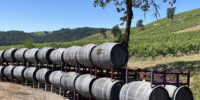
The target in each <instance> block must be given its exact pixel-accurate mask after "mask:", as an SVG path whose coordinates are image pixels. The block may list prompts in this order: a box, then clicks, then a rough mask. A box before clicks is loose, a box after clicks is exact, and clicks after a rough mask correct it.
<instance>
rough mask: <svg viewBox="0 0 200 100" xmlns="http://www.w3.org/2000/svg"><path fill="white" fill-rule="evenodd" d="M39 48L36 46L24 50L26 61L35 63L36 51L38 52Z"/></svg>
mask: <svg viewBox="0 0 200 100" xmlns="http://www.w3.org/2000/svg"><path fill="white" fill-rule="evenodd" d="M38 51H39V49H38V48H32V49H28V50H27V51H26V52H25V59H26V60H27V61H28V62H31V63H37V62H38V61H39V60H38V58H37V53H38Z"/></svg>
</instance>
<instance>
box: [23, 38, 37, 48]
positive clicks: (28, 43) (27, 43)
mask: <svg viewBox="0 0 200 100" xmlns="http://www.w3.org/2000/svg"><path fill="white" fill-rule="evenodd" d="M24 47H26V48H34V47H35V45H34V43H33V40H32V39H31V38H28V39H26V40H25V41H24Z"/></svg>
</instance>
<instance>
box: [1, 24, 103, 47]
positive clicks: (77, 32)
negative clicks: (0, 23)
mask: <svg viewBox="0 0 200 100" xmlns="http://www.w3.org/2000/svg"><path fill="white" fill-rule="evenodd" d="M101 29H102V28H90V27H83V28H76V29H69V28H66V29H65V28H63V29H60V30H57V31H52V32H48V31H41V32H31V33H25V32H23V31H6V32H3V31H0V45H1V46H3V45H17V44H22V43H23V42H24V40H25V39H27V38H32V39H33V41H34V42H35V43H48V42H67V41H73V40H79V39H81V38H85V37H88V36H91V35H93V34H96V33H99V32H100V31H101Z"/></svg>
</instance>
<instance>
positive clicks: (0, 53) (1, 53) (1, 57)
mask: <svg viewBox="0 0 200 100" xmlns="http://www.w3.org/2000/svg"><path fill="white" fill-rule="evenodd" d="M4 53H5V50H0V62H4V61H5V58H4Z"/></svg>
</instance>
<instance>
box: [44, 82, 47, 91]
mask: <svg viewBox="0 0 200 100" xmlns="http://www.w3.org/2000/svg"><path fill="white" fill-rule="evenodd" d="M44 89H45V91H47V84H46V83H45V85H44Z"/></svg>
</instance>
